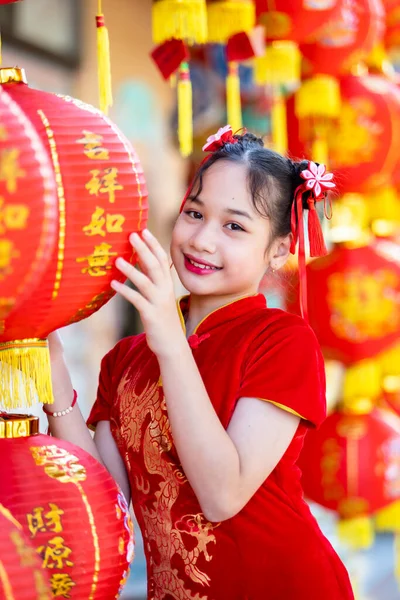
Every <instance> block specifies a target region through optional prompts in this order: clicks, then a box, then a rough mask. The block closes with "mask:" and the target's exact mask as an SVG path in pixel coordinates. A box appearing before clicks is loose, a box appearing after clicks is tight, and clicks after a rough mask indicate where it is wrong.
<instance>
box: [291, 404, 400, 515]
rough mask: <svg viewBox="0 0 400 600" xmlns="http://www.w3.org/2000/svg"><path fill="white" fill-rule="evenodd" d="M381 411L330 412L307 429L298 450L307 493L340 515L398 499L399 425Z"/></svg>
mask: <svg viewBox="0 0 400 600" xmlns="http://www.w3.org/2000/svg"><path fill="white" fill-rule="evenodd" d="M399 423H400V422H398V420H396V421H395V422H393V421H390V420H388V419H387V417H386V416H385V414H384V413H383V412H379V411H374V412H373V413H369V414H344V413H341V412H334V413H332V414H331V415H329V416H328V418H327V419H326V420H325V422H324V423H323V424H322V426H321V427H320V428H319V430H318V431H312V432H310V433H309V434H308V435H307V437H306V439H305V443H304V448H303V451H302V453H301V455H300V461H299V466H300V468H301V469H302V473H303V475H302V485H303V489H304V492H305V495H306V496H307V497H308V498H309V499H311V500H313V501H314V502H317V503H318V504H320V505H321V506H325V507H326V508H329V509H331V510H334V511H335V512H336V513H337V514H338V515H339V516H340V518H342V519H354V518H357V517H362V516H368V515H371V514H373V513H375V512H376V511H377V510H379V509H381V508H383V507H384V506H387V505H389V504H391V503H392V502H394V501H395V500H398V499H400V428H399Z"/></svg>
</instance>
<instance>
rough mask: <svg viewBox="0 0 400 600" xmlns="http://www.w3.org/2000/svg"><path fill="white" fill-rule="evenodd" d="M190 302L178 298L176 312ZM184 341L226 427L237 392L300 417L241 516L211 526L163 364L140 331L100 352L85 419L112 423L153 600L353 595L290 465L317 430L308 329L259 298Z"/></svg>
mask: <svg viewBox="0 0 400 600" xmlns="http://www.w3.org/2000/svg"><path fill="white" fill-rule="evenodd" d="M188 302H189V299H188V298H184V299H183V300H181V301H180V305H179V307H180V311H181V313H183V314H184V313H185V311H187V306H188ZM181 316H182V314H181ZM171 344H172V345H173V344H174V340H171ZM189 344H190V346H191V348H192V351H193V356H194V358H195V361H196V363H197V366H198V368H199V371H200V374H201V377H202V378H203V381H204V383H205V386H206V388H207V392H208V394H209V397H210V401H211V402H212V404H213V406H214V408H215V410H216V413H217V415H218V417H219V419H220V420H221V422H222V424H223V426H224V427H225V428H227V427H228V425H229V421H230V419H231V417H232V414H233V412H234V410H235V406H236V404H237V402H238V400H239V399H240V398H241V397H254V398H259V399H260V402H271V403H273V404H275V405H276V406H279V407H280V408H281V409H282V410H286V411H289V412H292V413H294V414H296V415H300V416H301V418H302V420H301V422H300V425H299V427H298V430H297V433H296V434H295V437H294V439H293V441H292V443H291V444H290V446H289V448H288V449H287V451H286V453H285V455H284V456H283V458H282V459H281V461H280V462H279V464H278V465H277V466H276V468H275V469H274V471H273V472H272V473H271V475H270V476H269V477H268V478H267V479H266V481H265V482H264V483H263V484H262V485H261V487H260V488H259V490H258V491H257V492H256V493H255V494H254V496H253V497H252V498H251V500H250V501H249V502H248V504H247V505H246V506H245V507H244V508H243V509H242V510H241V512H240V513H239V514H238V515H236V516H235V517H233V518H232V519H229V520H227V521H224V522H222V523H210V522H209V521H208V520H207V519H206V518H205V517H204V515H203V514H202V511H201V508H200V505H199V503H198V501H197V498H196V496H195V494H194V492H193V490H192V488H191V486H190V483H189V482H188V480H187V478H186V477H185V473H184V471H183V469H182V465H181V462H180V460H179V456H178V454H177V452H176V449H175V446H174V441H173V438H172V435H171V427H170V423H169V420H168V412H167V406H166V403H165V398H164V394H163V388H162V381H161V379H160V370H159V367H158V362H157V359H156V357H155V355H154V354H153V353H152V352H151V351H150V350H149V348H148V346H147V344H146V337H145V335H143V334H142V335H138V336H135V337H131V338H126V339H123V340H122V341H120V342H119V343H118V344H117V345H116V346H115V348H114V349H113V350H111V352H109V353H108V354H107V355H106V356H105V358H104V359H103V362H102V366H101V372H100V384H99V391H98V397H97V400H96V403H95V405H94V407H93V410H92V412H91V415H90V417H89V421H88V422H89V425H92V426H95V425H96V423H98V422H99V421H101V420H109V421H110V424H111V431H112V435H113V436H114V438H115V441H116V443H117V445H118V448H119V451H120V453H121V456H122V457H123V460H124V462H125V466H126V469H127V472H128V476H129V481H130V486H131V491H132V502H133V507H134V511H135V514H136V517H137V520H138V522H139V525H140V528H141V531H142V534H143V538H144V548H145V552H146V559H147V572H148V598H149V600H349V599H352V598H353V593H352V590H351V586H350V583H349V578H348V575H347V572H346V570H345V568H344V566H343V564H342V563H341V561H340V559H339V558H338V556H337V555H336V553H335V552H334V550H333V548H332V547H331V545H330V544H329V542H328V541H327V540H326V538H325V537H324V536H323V535H322V533H321V531H320V529H319V527H318V525H317V523H316V521H315V519H314V518H313V516H312V515H311V513H310V511H309V509H308V507H307V504H306V503H305V502H304V500H303V494H302V489H301V485H300V472H299V469H298V467H297V466H296V460H297V458H298V455H299V452H300V450H301V447H302V444H303V439H304V436H305V434H306V432H307V429H308V428H309V427H312V426H318V425H319V424H320V423H321V421H323V419H324V417H325V410H326V407H325V378H324V368H323V360H322V357H321V353H320V350H319V347H318V343H317V341H316V339H315V336H314V334H313V332H312V331H311V329H310V328H309V327H308V326H307V325H306V324H305V322H304V321H303V320H302V319H300V318H299V317H297V316H294V315H290V314H287V313H285V312H283V311H281V310H277V309H269V308H267V307H266V303H265V298H264V297H263V296H262V295H261V294H258V295H255V296H249V297H246V298H242V299H240V300H237V301H236V302H233V303H231V304H228V305H226V306H223V307H222V308H219V309H218V310H216V311H214V312H212V313H211V314H210V315H208V316H207V317H206V318H205V319H204V320H203V321H202V322H201V323H200V325H199V326H198V327H197V331H196V332H195V334H194V335H192V336H191V337H190V338H189ZM199 427H201V423H199Z"/></svg>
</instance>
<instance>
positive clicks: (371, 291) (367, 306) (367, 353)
mask: <svg viewBox="0 0 400 600" xmlns="http://www.w3.org/2000/svg"><path fill="white" fill-rule="evenodd" d="M307 283H308V290H309V293H308V303H309V306H308V309H309V317H310V324H311V326H312V328H313V329H314V331H315V333H316V335H317V338H318V340H319V343H320V344H321V347H322V350H323V352H324V354H325V356H326V357H327V358H332V359H335V360H339V361H341V362H343V363H344V364H346V365H351V364H354V363H356V362H358V361H360V360H364V359H367V358H372V357H374V356H375V355H377V354H378V353H380V352H383V350H385V349H386V348H388V347H390V346H391V345H392V344H394V343H395V341H396V340H397V338H398V332H399V329H400V267H399V265H398V264H396V263H394V262H393V261H390V260H387V259H386V258H384V257H383V256H381V255H380V254H379V253H378V252H377V251H376V250H375V249H374V246H373V245H371V246H362V247H349V246H348V245H345V244H340V245H337V246H336V247H335V248H334V249H333V251H332V252H331V253H330V254H329V255H328V256H324V257H322V258H317V259H315V260H313V261H311V262H310V263H309V264H308V265H307Z"/></svg>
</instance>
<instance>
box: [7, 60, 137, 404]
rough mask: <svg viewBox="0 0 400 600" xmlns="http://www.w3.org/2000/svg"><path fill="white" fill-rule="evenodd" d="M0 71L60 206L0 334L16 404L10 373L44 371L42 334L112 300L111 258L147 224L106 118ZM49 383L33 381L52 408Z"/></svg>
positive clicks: (129, 167)
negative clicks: (45, 251)
mask: <svg viewBox="0 0 400 600" xmlns="http://www.w3.org/2000/svg"><path fill="white" fill-rule="evenodd" d="M0 73H1V74H2V75H3V80H4V79H5V78H6V80H7V81H8V83H6V84H4V85H3V89H5V90H6V91H7V93H8V94H9V95H10V96H11V98H12V99H13V100H14V102H16V103H17V104H18V106H19V107H20V109H21V110H22V111H24V113H25V114H26V115H27V116H28V117H29V118H30V120H31V122H32V123H33V126H34V127H35V129H36V131H37V133H38V134H39V136H40V138H41V140H42V142H43V144H44V146H45V148H46V150H47V153H48V156H49V158H50V160H51V163H52V168H53V171H54V176H55V180H56V185H57V194H58V206H59V220H58V231H57V234H58V238H57V242H56V247H55V250H54V251H53V252H52V254H51V257H50V263H49V266H48V267H47V269H46V271H45V274H44V276H43V277H42V279H41V281H40V283H39V285H38V287H37V289H36V292H35V296H34V298H33V299H30V300H29V301H27V302H25V303H23V304H22V305H21V306H20V308H19V309H18V310H16V311H14V313H13V314H12V315H11V316H10V317H9V318H8V319H6V320H5V323H4V330H3V332H2V333H1V334H0V361H3V362H5V363H7V364H9V365H11V367H12V368H11V369H8V370H6V374H5V377H2V380H1V391H2V396H3V399H4V398H6V399H7V398H8V403H9V404H10V405H12V406H18V402H19V401H20V398H19V397H18V387H19V386H18V384H17V383H16V382H15V372H16V369H19V370H22V371H23V372H24V373H26V374H28V375H29V374H31V375H32V376H33V375H35V374H37V373H38V365H39V364H40V361H42V362H41V372H42V373H46V369H48V356H47V343H46V342H45V341H44V340H45V338H46V336H47V335H48V334H49V333H50V332H51V331H53V330H55V329H57V328H59V327H62V326H64V325H67V324H68V323H71V322H74V321H79V320H80V319H82V318H85V317H88V316H90V315H91V314H92V313H93V312H94V311H95V310H97V309H98V308H100V307H101V306H102V305H103V304H104V303H105V302H106V301H107V300H109V299H110V298H111V296H112V295H113V291H112V290H111V289H110V287H109V284H110V282H111V280H112V279H119V280H123V276H121V274H120V273H119V271H118V270H117V269H116V267H115V266H114V263H115V259H116V257H117V256H122V257H123V258H125V259H126V260H130V259H131V258H132V247H131V245H130V243H129V234H130V233H131V232H135V231H137V232H140V231H141V230H142V229H143V228H144V227H145V226H146V218H147V208H148V207H147V190H146V185H145V180H144V176H143V171H142V168H141V166H140V163H139V159H138V157H137V156H136V154H135V152H134V150H133V148H132V146H131V145H130V143H129V142H128V140H127V139H126V138H125V137H124V136H123V134H122V133H121V132H120V131H119V130H118V129H117V127H116V126H115V125H114V124H113V123H112V122H111V121H110V120H109V119H108V118H107V117H105V116H104V115H103V114H102V113H101V112H100V111H98V110H96V109H94V108H93V107H91V106H89V105H87V104H84V103H82V102H80V101H78V100H74V99H73V98H70V97H67V96H59V95H55V94H49V93H47V92H42V91H38V90H34V89H31V88H30V87H28V85H27V84H26V83H24V80H23V74H22V72H21V71H19V70H16V69H3V70H1V72H0ZM29 175H30V173H29V174H27V176H29ZM21 340H23V341H22V342H21ZM27 340H28V341H27ZM29 340H31V341H29ZM32 357H34V360H33V358H32ZM32 363H35V364H34V365H33V367H34V371H35V373H31V371H32V367H30V365H32ZM7 373H8V374H9V376H8V375H7ZM47 374H48V371H47V373H46V375H47ZM10 378H11V379H10ZM48 383H49V382H48V378H46V379H45V380H43V381H42V380H40V378H38V377H36V386H37V387H38V393H39V398H40V399H41V400H42V401H44V402H47V401H49V400H50V402H51V397H52V396H51V390H50V388H49V385H48ZM10 390H12V391H11V392H10Z"/></svg>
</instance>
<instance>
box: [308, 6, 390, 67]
mask: <svg viewBox="0 0 400 600" xmlns="http://www.w3.org/2000/svg"><path fill="white" fill-rule="evenodd" d="M384 30H385V11H384V7H383V4H382V1H381V0H344V1H343V2H342V3H341V5H340V11H339V13H338V14H337V15H336V16H335V17H334V18H333V19H332V20H331V21H329V22H328V23H327V24H326V25H325V27H323V28H322V29H320V30H319V31H318V32H317V34H315V35H314V36H313V40H312V41H311V42H308V43H305V44H301V47H300V50H301V52H302V54H303V56H304V58H305V73H306V75H318V74H326V75H333V76H338V75H341V74H343V73H346V72H348V71H349V70H350V69H351V67H353V66H354V65H357V64H358V63H359V62H360V61H362V60H363V59H364V58H366V57H367V56H368V54H369V53H370V52H371V51H372V50H373V48H374V47H375V46H376V45H377V44H378V43H380V42H381V41H382V39H383V35H384Z"/></svg>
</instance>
